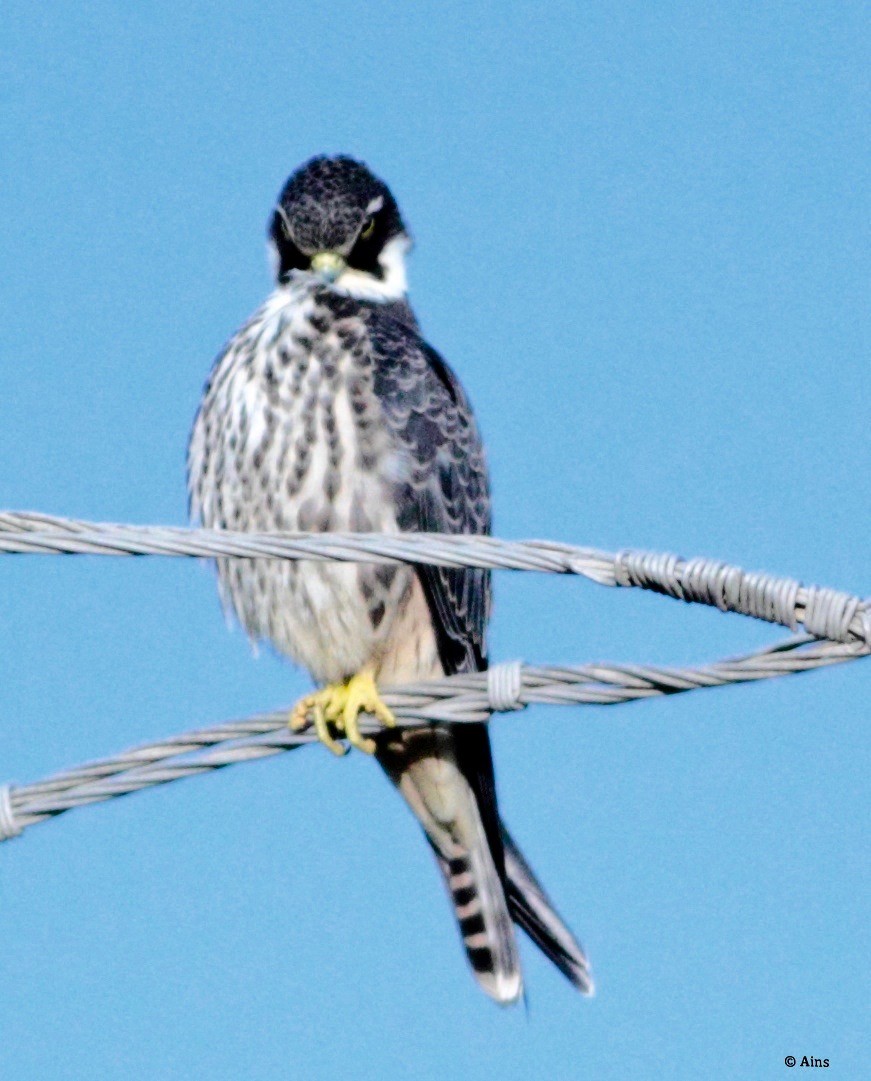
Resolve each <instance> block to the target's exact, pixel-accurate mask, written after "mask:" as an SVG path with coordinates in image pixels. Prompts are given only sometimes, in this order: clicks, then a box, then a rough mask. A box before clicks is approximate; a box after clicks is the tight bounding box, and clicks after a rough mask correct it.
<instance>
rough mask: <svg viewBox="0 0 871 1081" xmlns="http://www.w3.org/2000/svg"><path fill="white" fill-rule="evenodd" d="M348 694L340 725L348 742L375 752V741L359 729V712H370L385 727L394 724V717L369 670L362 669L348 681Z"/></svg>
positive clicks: (366, 750) (391, 726) (365, 750)
mask: <svg viewBox="0 0 871 1081" xmlns="http://www.w3.org/2000/svg"><path fill="white" fill-rule="evenodd" d="M347 686H348V694H347V697H346V699H345V704H344V709H343V710H342V725H343V727H344V729H345V733H346V734H347V736H348V739H349V740H350V742H351V743H352V744H353V745H354V746H355V747H357V748H359V749H360V750H361V751H364V752H365V753H366V754H374V753H375V741H374V740H372V739H367V738H366V737H365V736H364V735H363V734H362V732H361V731H360V721H359V718H360V714H361V713H370V714H371V715H372V716H373V717H376V718H377V719H378V720H379V721H380V722H381V723H382V724H383V725H385V726H386V727H387V728H393V727H395V725H396V718H395V717H394V716H393V714H392V713H391V711H390V710H389V709H388V708H387V706H385V705H384V703H383V702H382V701H381V698H380V696H379V694H378V688H377V686H376V685H375V678H374V677H373V675H372V673H371V671H369V670H368V669H365V668H364V669H363V671H362V672H358V673H357V675H356V676H354V678H353V679H351V680H349V682H348V685H347Z"/></svg>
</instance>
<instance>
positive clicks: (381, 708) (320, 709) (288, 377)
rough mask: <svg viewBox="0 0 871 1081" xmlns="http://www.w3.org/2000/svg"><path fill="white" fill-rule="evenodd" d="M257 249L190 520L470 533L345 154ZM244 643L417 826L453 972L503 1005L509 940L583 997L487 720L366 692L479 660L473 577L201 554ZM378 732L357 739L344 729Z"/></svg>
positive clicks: (457, 478) (469, 484)
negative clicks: (540, 956)
mask: <svg viewBox="0 0 871 1081" xmlns="http://www.w3.org/2000/svg"><path fill="white" fill-rule="evenodd" d="M268 242H269V247H270V250H271V253H272V258H273V264H274V277H275V287H274V289H273V291H272V292H271V294H270V295H269V296H268V297H267V299H266V300H265V302H264V303H263V304H262V306H261V307H260V308H259V309H258V310H257V311H256V312H255V313H254V315H252V316H251V318H250V319H249V320H248V321H247V322H246V323H245V324H244V325H243V326H242V328H241V329H240V330H239V331H238V332H237V333H236V334H235V335H234V336H233V337H232V338H231V339H230V341H229V343H228V344H227V346H226V347H225V348H224V350H223V351H222V352H221V353H220V354H219V356H218V358H217V360H216V361H215V363H214V366H213V368H212V370H211V374H210V376H209V378H208V381H207V383H206V385H205V389H204V391H203V397H202V400H201V403H200V406H199V409H198V411H197V414H196V418H195V420H194V424H193V428H192V431H191V436H190V441H189V447H188V459H187V467H188V492H189V502H190V512H191V517H192V518H193V520H195V521H199V522H200V523H201V524H202V525H203V526H205V527H207V528H214V529H232V530H243V531H257V532H264V531H315V532H322V531H342V530H344V531H354V532H383V533H397V532H416V531H417V532H440V533H465V534H489V532H490V527H491V498H490V485H489V478H488V472H487V466H486V462H485V456H484V447H483V443H482V440H481V436H480V434H479V430H478V426H477V423H476V421H475V417H474V415H473V412H472V409H471V406H470V404H469V400H468V398H467V396H466V393H465V391H464V389H463V387H462V386H461V384H460V382H459V380H458V378H457V376H456V375H455V374H454V372H453V371H452V369H451V368H450V367H449V366H448V364H447V363H446V362H445V361H444V360H443V359H442V357H441V356H440V355H439V354H438V353H437V352H436V351H435V349H433V348H432V346H430V345H429V344H428V342H427V341H426V340H425V339H424V337H423V336H422V332H421V330H420V327H419V325H418V322H417V319H416V317H415V315H414V312H413V310H412V308H411V305H410V302H409V299H408V286H407V273H406V257H407V255H408V253H409V251H410V249H411V246H412V241H411V235H410V233H409V231H408V229H407V227H406V225H405V223H404V221H403V218H402V216H401V214H400V210H399V207H398V205H397V203H396V200H395V199H394V197H393V195H392V193H391V191H390V189H389V188H388V187H387V185H386V184H385V183H384V182H383V181H382V180H380V179H378V177H376V176H375V175H374V174H373V173H372V171H371V170H370V169H369V168H368V166H367V165H365V164H364V163H362V162H360V161H357V160H356V159H354V158H351V157H348V156H345V155H338V156H326V155H321V156H318V157H314V158H312V159H311V160H309V161H307V162H305V163H304V164H303V165H301V166H300V167H299V168H298V169H297V170H296V171H295V172H294V173H293V174H292V175H291V176H290V178H289V179H288V180H287V182H286V183H285V185H284V187H283V189H282V190H281V192H280V194H279V196H278V200H277V202H276V204H275V206H274V209H273V210H272V213H271V216H270V219H269V224H268ZM216 563H217V572H218V583H219V590H220V594H221V597H222V600H223V603H224V605H225V607H226V608H227V609H228V610H229V611H230V612H231V613H234V614H235V616H236V617H237V618H238V620H239V622H240V623H241V624H242V626H243V627H244V628H245V630H246V631H247V633H248V635H249V636H250V637H251V638H252V640H255V641H265V642H266V643H269V644H271V646H272V647H273V648H274V649H275V650H276V651H277V652H278V653H279V654H281V655H284V656H286V657H288V658H289V659H290V660H292V661H293V662H295V663H296V664H298V665H300V666H302V667H304V668H305V669H307V670H308V672H309V673H310V674H311V676H312V678H313V681H314V682H315V684H316V685H317V686H318V690H316V691H314V692H312V693H311V694H309V695H306V696H305V697H304V698H303V699H302V700H301V701H300V702H299V703H298V704H297V706H296V707H295V709H294V710H293V713H292V715H291V718H290V723H291V726H292V727H294V728H296V729H299V728H302V727H305V726H307V725H309V724H312V725H314V727H315V729H316V731H317V735H318V737H319V739H320V740H321V742H322V743H324V744H325V745H326V746H327V747H328V748H329V749H330V750H332V751H333V752H334V753H336V754H343V753H345V751H346V750H347V749H348V746H349V745H351V746H356V747H357V748H359V749H360V750H362V751H364V752H366V753H368V754H372V755H374V757H375V759H376V760H377V761H378V763H379V764H380V766H381V767H382V768H383V770H384V772H385V773H386V775H387V777H388V778H389V779H390V781H392V782H393V784H394V785H395V787H396V789H397V790H398V791H399V793H400V794H401V796H402V797H404V799H405V802H406V803H407V805H408V807H409V808H410V810H411V812H412V813H413V815H414V816H415V818H416V819H417V820H418V822H419V823H420V825H421V827H422V828H423V833H424V836H425V838H426V841H427V842H428V843H429V846H430V848H431V849H432V852H433V854H434V856H435V860H436V863H437V865H438V868H439V870H440V872H441V875H442V877H443V879H444V882H445V885H446V887H447V891H448V894H449V898H450V900H451V902H452V905H453V909H454V914H455V916H456V920H457V923H458V926H459V931H460V936H461V939H462V943H463V946H464V947H465V952H466V956H467V959H468V962H469V964H470V966H471V970H472V973H473V975H474V977H475V978H476V979H477V981H478V983H479V985H480V986H481V988H482V989H483V991H484V992H485V993H486V994H487V995H489V996H490V997H491V998H492V999H494V1000H495V1001H496V1002H498V1003H501V1004H509V1003H513V1002H516V1001H517V1000H518V999H520V998H521V997H522V996H523V993H524V988H523V977H522V972H521V963H520V957H519V951H518V946H517V940H516V935H515V930H514V927H515V925H517V926H519V927H520V928H521V929H522V930H523V931H525V932H526V934H527V935H528V936H529V937H530V938H531V940H532V941H533V942H534V943H535V944H536V945H537V946H538V947H539V948H540V949H541V950H542V951H543V952H544V954H545V955H546V956H547V957H548V958H549V959H550V960H551V961H552V962H553V963H554V964H555V965H556V967H557V968H558V969H559V970H560V971H561V972H562V973H563V974H564V975H565V976H566V977H567V978H568V980H569V981H570V982H571V984H573V985H574V987H576V988H577V989H578V990H579V991H581V992H582V993H584V994H590V993H592V990H593V983H592V978H591V974H590V967H589V964H588V961H587V958H586V956H585V953H584V950H583V948H582V947H581V945H580V944H579V942H578V941H577V940H576V939H575V937H574V935H573V934H572V932H571V931H570V930H569V928H568V927H567V925H566V924H565V923H564V922H563V920H562V918H561V917H560V916H559V915H558V914H557V911H556V909H555V908H554V906H553V904H552V902H551V901H550V899H549V898H548V896H547V894H546V893H545V891H544V889H543V888H542V886H541V885H540V883H539V882H538V879H537V878H536V877H535V875H534V873H533V871H532V869H531V868H530V866H529V864H528V863H527V862H526V860H525V859H524V857H523V856H522V854H521V852H520V850H519V849H518V847H517V845H516V844H515V842H514V840H513V838H512V837H511V835H510V833H509V832H508V830H507V829H506V827H505V825H504V824H503V822H502V820H501V818H500V815H499V810H498V805H497V799H496V785H495V779H494V768H493V758H492V753H491V747H490V739H489V734H488V729H487V725H486V724H484V723H474V724H467V723H464V724H430V725H419V726H397V725H396V724H395V718H394V717H393V714H392V713H391V711H390V710H389V709H388V708H387V706H386V705H385V704H384V702H383V701H382V699H381V696H380V693H379V688H381V687H384V686H389V685H390V684H398V683H402V682H415V683H416V682H419V681H421V680H430V679H438V678H441V677H444V676H449V675H452V674H454V673H459V672H478V671H483V670H485V669H486V668H487V646H486V637H485V636H486V630H487V623H488V619H489V615H490V607H491V581H490V573H489V571H487V570H484V569H480V568H467V567H463V568H447V567H434V566H429V565H425V564H419V565H391V566H387V565H376V564H371V563H356V564H355V563H343V562H314V561H301V562H294V561H290V560H278V559H267V558H255V559H238V558H237V559H233V558H231V557H228V558H219V559H217V561H216ZM361 713H367V714H369V715H370V716H374V717H375V718H376V719H377V720H378V721H379V722H380V725H379V728H378V730H377V734H376V735H375V736H374V737H371V738H370V737H368V736H364V735H363V734H362V733H361V731H360V726H359V720H358V719H359V716H360V714H361Z"/></svg>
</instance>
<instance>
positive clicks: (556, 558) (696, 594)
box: [0, 511, 871, 645]
mask: <svg viewBox="0 0 871 1081" xmlns="http://www.w3.org/2000/svg"><path fill="white" fill-rule="evenodd" d="M0 552H7V553H12V552H18V553H24V552H28V553H31V554H43V555H44V554H58V553H62V554H66V555H113V556H121V555H160V556H193V557H200V558H202V557H218V556H236V557H237V558H240V559H255V558H257V557H262V556H270V557H275V558H279V559H307V560H342V561H345V562H353V563H360V562H365V563H430V564H434V565H437V566H442V567H491V568H493V569H497V570H523V571H542V572H549V573H556V574H579V575H582V576H583V577H585V578H589V579H590V580H592V581H594V582H597V583H599V584H600V585H606V586H624V587H636V588H640V589H648V590H653V591H654V592H656V593H663V594H665V595H667V596H670V597H676V598H678V599H679V600H683V601H687V602H688V603H694V604H707V605H711V606H713V607H715V608H719V609H721V610H722V611H726V612H739V613H741V614H742V615H747V616H753V617H754V618H756V619H763V620H766V621H767V622H769V623H779V624H781V625H782V626H784V627H788V628H789V629H790V630H796V629H797V628H798V627H801V626H803V627H804V629H805V630H806V631H807V632H808V633H809V634H812V635H814V636H815V637H817V638H826V639H829V640H832V641H838V642H852V641H860V642H864V643H865V644H866V645H871V604H869V602H868V601H867V600H863V599H862V598H860V597H857V596H854V595H853V594H850V593H843V592H840V591H838V590H834V589H821V588H818V587H816V586H810V587H805V586H803V585H802V584H801V583H800V582H797V581H795V580H794V579H792V578H778V577H775V576H774V575H771V574H762V573H758V572H754V573H749V572H747V571H743V570H742V569H741V568H740V567H735V566H731V565H730V564H727V563H720V562H718V561H716V560H712V559H690V560H685V559H682V558H681V557H680V556H676V555H671V554H669V553H662V552H644V551H633V550H628V549H627V550H625V551H622V552H618V553H617V554H616V555H614V554H612V553H610V552H602V551H598V550H597V549H595V548H578V547H575V546H573V545H570V544H557V543H555V542H553V541H505V540H500V539H498V538H497V537H478V536H466V535H461V536H456V535H454V536H450V535H445V534H440V533H393V534H385V533H238V532H233V531H231V530H214V529H182V528H178V527H170V526H130V525H113V524H108V523H101V522H82V521H76V520H75V519H71V518H57V517H52V516H50V515H45V514H35V513H32V512H17V511H7V512H0Z"/></svg>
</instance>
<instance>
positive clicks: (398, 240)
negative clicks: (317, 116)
mask: <svg viewBox="0 0 871 1081" xmlns="http://www.w3.org/2000/svg"><path fill="white" fill-rule="evenodd" d="M269 239H270V242H271V245H272V246H273V248H274V251H275V255H276V277H277V278H278V281H279V282H280V283H284V282H287V281H289V280H290V278H291V276H292V274H293V272H294V271H302V272H304V273H309V274H313V275H317V276H319V277H320V278H322V279H323V280H324V281H326V282H329V283H331V284H332V286H333V287H334V288H336V289H337V290H339V291H340V292H343V293H348V294H350V295H352V296H356V297H360V298H362V299H368V300H384V301H390V300H399V299H400V298H401V297H403V296H404V295H405V291H406V276H405V256H406V254H407V252H408V250H409V248H410V247H411V238H410V237H409V235H408V233H407V232H406V230H405V225H404V224H403V221H402V218H401V217H400V214H399V208H398V207H397V205H396V200H395V199H394V198H393V196H392V195H391V194H390V189H389V188H388V187H387V185H386V184H385V183H384V182H383V181H381V180H379V179H378V178H377V177H376V176H373V175H372V173H371V172H370V171H369V169H368V168H367V167H366V166H365V165H364V164H363V163H362V162H359V161H354V159H353V158H347V157H335V158H328V157H318V158H312V160H311V161H308V162H306V164H305V165H302V166H300V168H299V169H297V171H296V172H295V173H294V174H293V175H292V176H291V177H290V179H289V180H288V181H287V183H286V184H285V185H284V188H283V190H282V192H281V194H280V195H279V197H278V203H277V204H276V207H275V212H274V214H273V215H272V220H271V222H270V225H269Z"/></svg>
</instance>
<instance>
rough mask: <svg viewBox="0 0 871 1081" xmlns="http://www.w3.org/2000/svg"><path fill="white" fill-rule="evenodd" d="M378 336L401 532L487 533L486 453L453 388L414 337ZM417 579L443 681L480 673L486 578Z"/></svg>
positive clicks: (397, 330)
mask: <svg viewBox="0 0 871 1081" xmlns="http://www.w3.org/2000/svg"><path fill="white" fill-rule="evenodd" d="M378 330H380V333H379V332H377V331H376V333H375V334H373V340H374V345H375V350H376V358H377V359H376V366H375V392H376V395H377V397H378V399H379V401H380V403H381V406H382V409H383V412H384V418H385V422H386V423H387V424H388V425H389V427H390V429H391V434H392V436H393V438H394V439H395V441H396V443H397V444H398V446H399V447H400V449H401V453H402V456H403V458H404V462H403V465H404V469H403V471H402V472H403V476H402V478H401V480H400V483H399V484H398V485H397V490H396V497H395V498H396V508H397V518H398V523H399V527H400V529H403V530H410V531H413V532H431V533H477V534H482V533H489V532H490V492H489V487H488V482H487V470H486V465H485V462H484V449H483V446H482V443H481V438H480V436H479V434H478V429H477V425H476V424H475V418H474V416H473V414H472V410H471V407H470V405H469V402H468V400H467V398H466V395H465V394H464V392H463V389H462V387H461V386H460V384H459V381H458V380H457V378H456V376H455V375H454V374H453V372H452V371H451V370H450V368H449V367H448V366H447V364H445V362H444V361H443V360H442V358H441V357H440V356H439V355H438V353H436V351H435V350H434V349H432V348H430V347H429V346H428V345H427V344H426V343H425V342H423V341H421V339H420V338H419V337H418V336H417V334H415V333H414V332H413V331H411V330H409V329H408V328H406V327H404V326H401V325H398V324H392V325H388V326H387V328H386V329H381V328H378ZM417 573H418V576H419V577H420V580H421V584H422V585H423V587H424V592H425V594H426V598H427V601H428V603H429V606H430V611H431V613H432V618H433V623H434V627H435V631H436V635H437V641H438V647H439V655H440V657H441V660H442V665H443V667H444V669H445V673H446V674H447V675H452V674H453V673H455V672H469V671H472V672H474V671H481V670H482V669H484V668H486V667H487V656H486V645H485V631H486V625H487V619H488V616H489V612H490V572H489V571H487V570H483V569H480V568H476V567H471V568H466V567H462V568H453V567H432V566H419V567H418V568H417Z"/></svg>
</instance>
